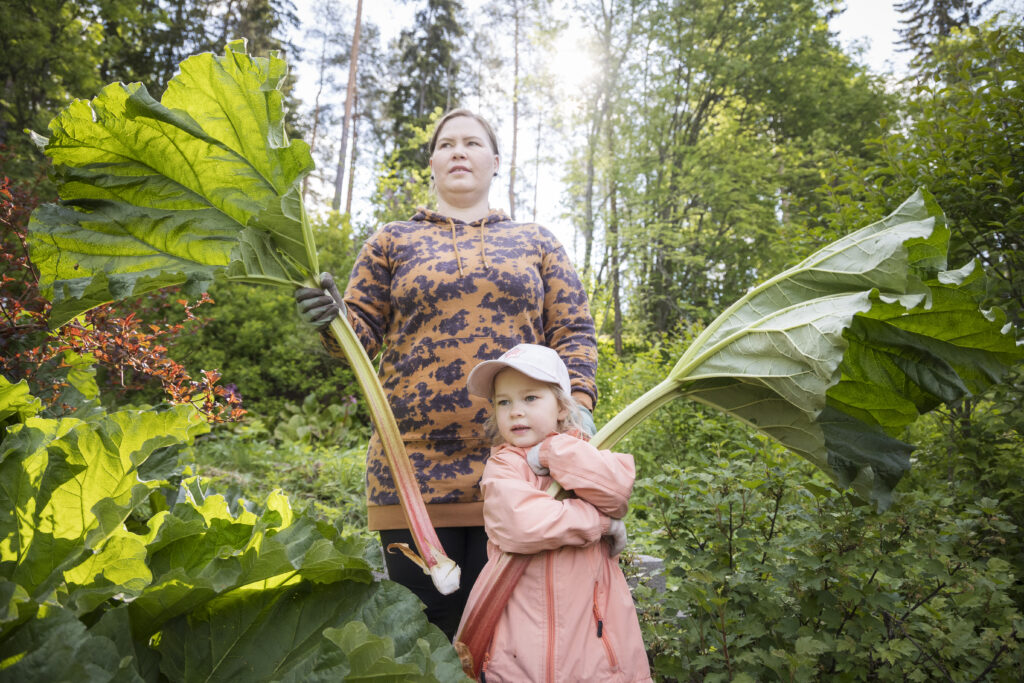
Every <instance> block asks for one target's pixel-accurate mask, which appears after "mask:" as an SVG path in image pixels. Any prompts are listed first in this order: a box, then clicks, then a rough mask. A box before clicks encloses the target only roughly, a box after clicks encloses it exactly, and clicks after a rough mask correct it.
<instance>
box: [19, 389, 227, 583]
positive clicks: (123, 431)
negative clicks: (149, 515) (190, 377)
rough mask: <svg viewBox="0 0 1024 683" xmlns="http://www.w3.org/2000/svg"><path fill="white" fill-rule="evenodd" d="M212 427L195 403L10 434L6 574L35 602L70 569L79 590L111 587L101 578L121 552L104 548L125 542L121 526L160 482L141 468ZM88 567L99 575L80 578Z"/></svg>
mask: <svg viewBox="0 0 1024 683" xmlns="http://www.w3.org/2000/svg"><path fill="white" fill-rule="evenodd" d="M208 429H209V426H208V425H207V424H206V422H204V421H203V420H202V418H201V417H199V415H198V413H197V412H196V411H195V409H194V408H193V407H192V406H175V407H174V408H172V409H170V410H165V411H121V412H119V413H114V414H111V415H108V416H106V417H104V418H102V419H99V420H97V421H95V422H93V423H88V424H86V423H83V422H81V421H79V420H73V419H65V420H44V419H40V418H34V417H33V418H29V419H28V420H26V421H25V423H24V424H22V425H16V426H15V427H14V428H12V429H11V430H9V434H8V437H7V438H6V439H5V440H4V442H3V450H2V452H0V535H2V543H0V570H2V574H3V576H4V577H6V578H9V579H11V580H12V581H14V582H15V583H17V584H19V585H20V586H22V587H23V588H24V589H25V590H26V591H27V592H28V593H29V594H30V595H31V596H32V597H33V598H34V599H36V600H44V599H47V596H48V595H49V594H50V593H51V592H52V591H53V590H55V588H56V587H57V586H58V585H59V584H61V583H62V582H63V581H65V577H64V572H65V571H66V570H67V571H72V574H73V577H74V578H73V581H72V583H73V584H81V586H82V587H88V586H90V585H91V584H92V583H94V581H99V582H101V583H110V577H109V576H106V577H105V576H104V575H105V574H109V573H110V572H112V571H115V570H114V569H113V568H112V567H111V566H107V565H108V563H110V562H114V563H116V562H117V561H119V560H117V557H119V555H117V554H115V555H114V557H113V558H111V555H110V554H109V553H106V554H105V553H104V552H103V544H104V543H105V542H106V540H107V539H108V538H110V537H111V536H112V535H116V536H120V537H122V538H124V537H123V528H122V527H123V523H124V520H125V519H126V518H127V517H128V515H129V514H130V513H131V512H132V510H134V509H135V508H136V507H138V506H139V505H140V504H141V503H142V502H143V501H145V500H146V499H147V498H148V496H149V494H150V492H151V491H152V490H153V489H155V488H156V487H157V486H158V485H159V482H153V481H149V482H143V481H141V480H140V479H139V477H138V474H137V467H138V465H139V464H141V463H143V462H145V460H146V459H147V458H148V457H149V455H151V454H152V453H153V452H154V451H155V450H158V449H161V448H164V447H166V446H168V445H172V444H176V443H190V442H191V441H192V439H193V438H194V437H195V436H196V435H197V434H200V433H202V432H204V431H207V430H208ZM94 553H96V554H98V557H97V556H96V555H95V554H94ZM82 562H86V566H87V567H91V568H92V569H95V570H96V572H95V573H94V575H93V578H89V577H86V576H85V575H82V574H81V573H75V572H74V571H73V568H74V567H76V566H77V565H79V564H80V563H82ZM90 563H95V564H90ZM137 567H138V565H137V563H136V564H133V568H134V569H137ZM80 571H85V569H82V570H80ZM115 574H116V572H115ZM112 590H113V593H117V592H120V590H121V589H112ZM113 593H111V594H113Z"/></svg>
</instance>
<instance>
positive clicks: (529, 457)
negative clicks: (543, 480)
mask: <svg viewBox="0 0 1024 683" xmlns="http://www.w3.org/2000/svg"><path fill="white" fill-rule="evenodd" d="M541 443H543V441H542V442H541ZM526 462H527V464H528V465H529V466H530V469H531V470H533V473H534V474H536V475H537V476H539V477H543V476H545V475H546V474H548V473H549V470H548V468H547V467H544V466H542V465H541V464H540V444H537V445H536V446H534V447H532V448H531V449H530V450H528V451H526Z"/></svg>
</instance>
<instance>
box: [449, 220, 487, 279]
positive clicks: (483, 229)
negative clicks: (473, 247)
mask: <svg viewBox="0 0 1024 683" xmlns="http://www.w3.org/2000/svg"><path fill="white" fill-rule="evenodd" d="M474 226H475V227H478V228H480V261H482V262H483V265H484V270H488V269H490V267H491V266H490V264H488V263H487V246H486V237H485V235H486V234H487V218H481V219H480V220H479V221H478V222H477V223H470V224H469V227H474ZM448 227H449V228H450V229H451V236H452V247H454V249H455V263H456V264H457V265H458V267H459V277H462V276H463V275H465V272H464V271H463V270H462V254H460V253H459V240H458V239H457V238H456V236H455V221H454V220H452V219H451V218H449V219H448Z"/></svg>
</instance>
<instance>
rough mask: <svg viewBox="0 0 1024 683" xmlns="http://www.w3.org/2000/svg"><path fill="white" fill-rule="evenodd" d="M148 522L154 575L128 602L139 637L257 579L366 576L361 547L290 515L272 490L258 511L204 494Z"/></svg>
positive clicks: (328, 579)
mask: <svg viewBox="0 0 1024 683" xmlns="http://www.w3.org/2000/svg"><path fill="white" fill-rule="evenodd" d="M149 526H150V533H149V535H148V536H147V537H146V538H145V539H144V540H145V543H146V544H147V549H148V554H149V559H148V565H149V568H150V570H151V571H152V572H153V577H154V578H153V581H152V583H151V584H150V585H148V586H147V587H146V588H145V590H144V591H143V592H142V593H141V595H139V596H138V597H137V598H136V599H135V600H133V601H132V603H131V605H130V612H131V614H132V625H133V628H134V630H135V632H136V635H137V637H140V638H144V637H148V636H149V635H152V634H153V633H155V632H156V631H157V630H159V629H160V628H161V626H162V625H163V623H164V622H165V621H166V620H168V619H171V618H174V617H176V616H178V615H180V614H186V613H188V612H189V611H191V610H193V609H196V608H198V607H200V606H202V605H203V604H205V603H207V602H208V601H210V600H213V599H215V598H216V597H217V596H220V595H224V594H227V593H230V592H231V591H234V590H236V589H242V588H243V587H245V586H249V585H251V584H257V583H259V582H264V581H270V582H272V583H274V584H278V585H279V584H280V583H282V582H285V581H289V580H292V581H294V580H298V579H300V578H304V579H308V580H311V581H314V582H337V581H350V582H351V581H355V582H359V583H369V582H370V581H371V580H372V573H371V571H370V568H369V566H368V565H367V564H366V562H365V561H364V560H363V559H362V548H361V547H359V546H358V545H357V544H356V543H355V542H354V541H353V540H350V539H346V538H342V537H340V536H337V535H333V536H330V537H329V536H327V535H325V534H326V533H327V529H326V528H324V527H318V526H317V525H316V523H315V522H314V521H313V520H311V519H308V518H305V517H299V518H296V517H294V515H293V513H292V511H291V508H290V507H289V506H288V503H287V500H286V499H284V498H283V496H280V495H279V494H273V495H271V496H270V497H269V499H268V507H267V510H266V511H264V513H263V514H262V515H260V516H257V515H254V514H252V513H250V512H247V511H244V510H243V511H241V512H240V513H239V514H238V515H237V516H234V515H232V514H231V512H230V510H229V509H228V505H227V502H226V501H225V499H224V498H223V497H222V496H208V497H206V498H205V500H204V501H203V502H202V504H201V505H196V504H194V503H191V502H186V503H180V504H178V505H176V506H175V507H174V509H173V510H171V511H169V512H161V513H158V514H157V515H155V516H154V517H153V518H152V519H151V520H150V522H149ZM334 533H336V532H334Z"/></svg>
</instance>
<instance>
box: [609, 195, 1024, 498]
mask: <svg viewBox="0 0 1024 683" xmlns="http://www.w3.org/2000/svg"><path fill="white" fill-rule="evenodd" d="M948 242H949V231H948V229H947V228H946V225H945V219H944V217H943V215H942V212H941V210H940V209H939V208H938V206H936V205H935V203H934V201H933V200H932V199H931V197H930V196H929V195H927V194H926V193H924V192H921V191H919V192H917V193H915V194H914V195H913V196H912V197H911V198H910V199H908V200H907V201H906V202H904V203H903V204H902V205H901V206H900V207H899V208H897V209H896V210H895V211H894V212H893V213H892V214H891V215H889V216H887V217H886V218H884V219H882V220H880V221H878V222H877V223H873V224H871V225H869V226H867V227H865V228H862V229H861V230H858V231H856V232H854V233H851V234H849V235H847V236H845V237H843V238H842V239H839V240H837V241H836V242H834V243H832V244H830V245H828V246H827V247H825V248H824V249H822V250H821V251H818V252H817V253H815V254H813V255H811V256H810V257H808V258H807V259H805V260H804V261H803V262H801V263H799V264H797V265H796V266H794V267H793V268H790V269H789V270H787V271H785V272H784V273H781V274H780V275H777V276H776V277H773V278H771V279H770V280H768V281H767V282H765V283H763V284H761V285H759V286H757V287H755V288H754V289H752V290H751V291H750V292H748V293H747V294H746V295H745V296H744V297H743V298H742V299H740V300H739V301H738V302H736V303H735V304H734V305H733V306H731V307H730V308H729V309H728V310H726V311H725V312H724V313H723V314H722V315H721V316H719V317H718V318H717V319H716V320H715V321H714V322H712V323H711V324H710V325H709V326H708V327H707V329H705V330H704V332H703V333H702V334H701V335H700V336H699V337H697V338H696V339H695V340H694V341H693V343H692V344H691V345H690V347H689V348H688V349H687V350H686V352H685V353H684V354H683V356H682V357H681V358H680V359H679V361H678V363H677V364H676V366H675V367H674V368H673V369H672V371H671V373H670V374H669V377H668V378H667V379H666V380H665V381H664V382H662V383H661V384H659V385H658V386H657V387H655V388H653V389H652V390H650V391H649V392H648V393H647V394H645V395H644V396H642V397H641V398H639V399H637V401H635V402H634V403H633V404H632V405H630V406H629V407H627V408H626V409H625V410H624V411H623V412H622V413H620V414H619V415H617V416H616V417H615V418H614V419H612V420H611V421H610V422H609V423H608V424H607V425H605V426H604V428H602V429H601V430H600V431H599V432H598V434H597V436H596V437H595V439H594V441H595V443H596V444H598V445H600V446H601V447H605V448H607V447H610V446H611V445H613V444H614V443H615V442H617V441H618V440H619V439H620V438H622V437H623V436H624V435H625V434H626V433H627V432H628V431H629V430H630V429H632V428H633V427H634V426H636V425H637V424H639V422H640V421H641V420H643V419H644V418H645V417H646V416H647V415H649V414H650V413H651V412H653V411H654V410H655V409H656V408H657V407H659V406H660V405H663V404H664V403H665V402H666V401H669V400H671V399H673V398H677V397H682V396H686V397H689V398H692V399H694V400H697V401H701V402H703V403H706V404H708V405H711V406H715V407H717V408H720V409H722V410H724V411H726V412H728V413H730V414H732V415H734V416H736V417H738V418H739V419H741V420H743V421H744V422H746V423H748V424H750V425H752V426H754V427H756V428H757V429H759V430H761V431H762V432H764V433H765V434H768V435H769V436H771V437H773V438H775V439H777V440H778V441H779V442H780V443H782V444H783V445H785V446H786V447H788V448H789V449H791V450H792V451H794V452H796V453H798V454H800V455H802V456H804V457H805V458H807V459H808V460H809V461H811V462H812V463H814V464H815V465H817V466H818V467H819V468H821V469H822V470H823V471H825V472H826V473H828V474H829V475H830V476H831V477H832V478H833V479H834V480H835V481H836V482H837V483H838V484H839V485H841V486H848V485H851V484H852V485H853V486H854V488H855V489H856V490H857V491H858V492H859V494H860V495H861V496H862V497H864V498H865V499H871V500H873V501H874V502H875V503H876V504H878V505H879V506H880V507H883V508H884V507H885V506H887V505H888V504H889V502H890V499H891V492H892V488H893V486H895V485H896V483H897V482H898V481H899V479H900V477H901V476H902V475H903V474H904V472H906V470H907V469H908V468H909V466H910V459H909V454H910V452H911V451H912V446H910V445H909V444H906V443H903V442H902V441H900V440H899V439H898V436H899V435H900V433H901V431H902V429H903V428H904V427H905V426H906V425H907V424H909V423H911V422H913V421H914V420H915V419H916V418H917V417H918V415H919V414H921V413H924V412H927V411H928V410H931V409H932V408H934V407H936V406H938V405H940V404H942V403H946V402H949V401H953V400H956V399H958V398H961V397H963V396H965V395H968V394H972V393H977V392H980V391H983V390H984V389H985V388H986V387H988V386H990V385H991V384H992V383H994V382H997V381H998V380H999V378H1000V377H1001V375H1002V373H1003V372H1004V371H1005V369H1006V367H1007V366H1008V365H1009V364H1011V363H1013V362H1014V361H1015V360H1017V359H1019V358H1021V357H1022V354H1021V350H1020V347H1018V346H1017V345H1016V343H1015V341H1014V338H1013V336H1012V335H1010V334H1008V333H1007V332H1008V330H1007V329H1006V328H1005V320H1004V319H1003V317H1002V315H1001V313H999V312H998V311H994V312H983V311H981V310H980V309H979V307H978V306H979V301H980V300H981V294H982V289H983V285H984V282H983V280H984V278H983V275H982V273H981V271H980V269H979V270H978V271H974V270H973V267H972V266H971V265H969V266H967V267H965V268H963V269H960V270H957V271H947V270H945V268H946V253H947V249H948Z"/></svg>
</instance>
